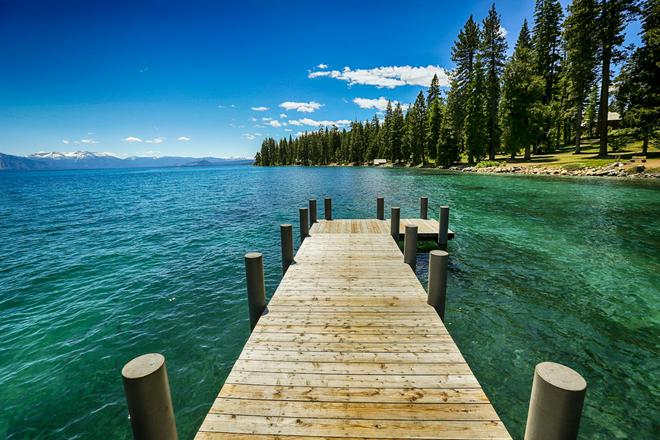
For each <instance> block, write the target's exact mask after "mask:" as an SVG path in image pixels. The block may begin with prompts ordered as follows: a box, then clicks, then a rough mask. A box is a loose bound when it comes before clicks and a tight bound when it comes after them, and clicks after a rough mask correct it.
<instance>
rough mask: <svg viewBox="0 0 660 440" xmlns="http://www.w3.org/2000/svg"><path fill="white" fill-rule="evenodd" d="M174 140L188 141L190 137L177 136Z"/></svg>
mask: <svg viewBox="0 0 660 440" xmlns="http://www.w3.org/2000/svg"><path fill="white" fill-rule="evenodd" d="M176 140H177V141H181V142H188V141H189V140H190V138H189V137H188V136H179V137H178V138H176Z"/></svg>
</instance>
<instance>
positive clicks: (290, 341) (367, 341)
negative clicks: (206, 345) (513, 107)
mask: <svg viewBox="0 0 660 440" xmlns="http://www.w3.org/2000/svg"><path fill="white" fill-rule="evenodd" d="M412 222H414V223H415V224H417V225H418V227H419V233H420V236H421V235H422V233H423V231H425V230H426V229H425V228H428V231H429V232H428V234H436V236H437V231H438V224H437V221H434V220H419V219H402V220H401V224H402V225H405V224H406V223H412ZM434 222H435V223H434ZM402 232H403V231H402ZM195 438H196V439H198V440H210V439H233V440H245V439H279V440H304V439H334V438H343V439H509V438H510V436H509V434H508V432H507V430H506V428H505V427H504V425H503V424H502V422H501V421H500V419H499V417H498V416H497V414H496V412H495V410H494V409H493V407H492V406H491V404H490V402H489V400H488V398H487V397H486V395H485V394H484V392H483V390H482V389H481V386H480V385H479V382H478V381H477V379H476V378H475V376H474V375H473V374H472V371H471V370H470V367H469V366H468V364H467V363H466V362H465V360H464V359H463V356H462V355H461V353H460V351H459V349H458V347H457V346H456V344H455V343H454V341H453V339H452V338H451V336H450V335H449V333H448V332H447V329H446V328H445V326H444V324H443V323H442V321H441V320H440V318H439V317H438V315H437V314H436V312H435V310H434V309H433V308H432V307H431V306H429V305H427V304H426V292H425V290H424V288H423V287H422V285H421V284H420V282H419V280H418V279H417V277H416V275H415V273H414V272H413V271H412V269H411V268H410V266H408V265H407V264H404V262H403V256H402V254H401V251H400V250H399V247H398V246H397V244H396V243H395V242H394V240H393V239H392V237H391V236H390V234H389V221H387V220H331V221H319V222H318V223H315V224H314V225H313V226H312V228H311V230H310V236H309V237H308V238H306V239H305V241H304V242H303V244H302V245H301V247H300V249H299V251H298V253H297V255H296V257H295V264H293V265H291V266H290V267H289V269H288V271H287V272H286V275H285V276H284V278H283V279H282V282H281V284H280V285H279V287H278V289H277V291H276V292H275V294H274V295H273V297H272V299H271V301H270V303H269V304H268V307H267V309H266V311H265V313H264V315H263V316H262V317H261V319H260V320H259V322H258V324H257V325H256V327H255V328H254V331H253V332H252V334H251V336H250V338H249V340H248V341H247V343H246V345H245V348H244V349H243V351H242V353H241V355H240V357H239V358H238V360H237V361H236V363H235V364H234V367H233V369H232V371H231V373H230V374H229V376H228V377H227V380H226V381H225V384H224V386H223V387H222V389H221V390H220V394H219V395H218V396H217V398H216V399H215V401H214V402H213V405H212V407H211V409H210V411H209V413H208V415H207V416H206V418H205V420H204V421H203V423H202V425H201V427H200V429H199V432H198V433H197V436H196V437H195Z"/></svg>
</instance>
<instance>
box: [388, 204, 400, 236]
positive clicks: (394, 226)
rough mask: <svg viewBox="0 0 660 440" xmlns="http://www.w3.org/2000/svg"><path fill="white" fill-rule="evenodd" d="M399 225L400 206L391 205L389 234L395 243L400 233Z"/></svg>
mask: <svg viewBox="0 0 660 440" xmlns="http://www.w3.org/2000/svg"><path fill="white" fill-rule="evenodd" d="M400 227H401V208H399V207H392V211H391V214H390V235H392V238H393V239H394V241H396V242H397V243H398V242H399V238H400V234H399V228H400Z"/></svg>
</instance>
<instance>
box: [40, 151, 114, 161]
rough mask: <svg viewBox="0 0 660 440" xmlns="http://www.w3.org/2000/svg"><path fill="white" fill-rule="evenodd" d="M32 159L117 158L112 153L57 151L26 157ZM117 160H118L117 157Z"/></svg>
mask: <svg viewBox="0 0 660 440" xmlns="http://www.w3.org/2000/svg"><path fill="white" fill-rule="evenodd" d="M28 157H29V158H32V159H54V160H60V159H77V160H82V159H89V158H92V157H117V156H115V155H114V154H112V153H98V152H91V151H80V150H79V151H69V152H65V153H60V152H59V151H39V152H38V153H32V154H30V155H29V156H28ZM117 159H119V158H118V157H117Z"/></svg>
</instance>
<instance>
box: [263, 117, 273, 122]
mask: <svg viewBox="0 0 660 440" xmlns="http://www.w3.org/2000/svg"><path fill="white" fill-rule="evenodd" d="M261 120H262V121H272V120H273V118H261Z"/></svg>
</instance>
